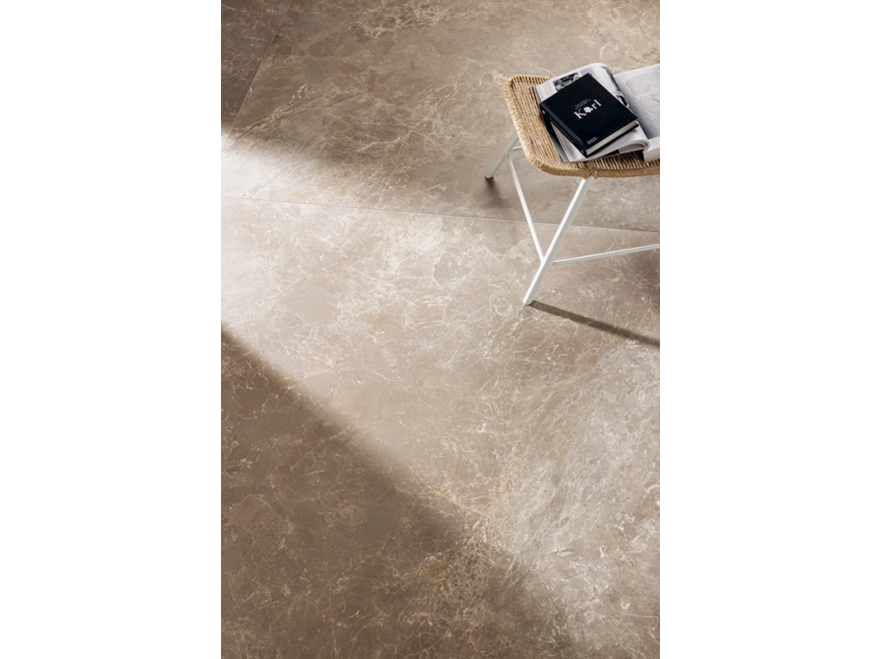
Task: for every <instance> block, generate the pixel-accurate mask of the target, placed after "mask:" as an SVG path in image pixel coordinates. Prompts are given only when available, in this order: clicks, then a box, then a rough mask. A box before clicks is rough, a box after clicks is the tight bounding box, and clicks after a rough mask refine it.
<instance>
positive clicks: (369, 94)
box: [222, 0, 660, 230]
mask: <svg viewBox="0 0 881 659" xmlns="http://www.w3.org/2000/svg"><path fill="white" fill-rule="evenodd" d="M658 14H659V5H658V3H657V2H649V1H645V0H635V1H632V2H611V1H610V2H590V3H584V2H576V1H573V0H568V1H565V2H537V3H524V2H519V1H514V0H502V1H499V2H491V3H482V2H472V1H471V0H448V1H447V2H424V1H420V0H390V1H388V2H383V3H379V2H373V3H364V2H361V0H341V1H340V2H334V3H325V2H295V3H293V4H292V6H291V8H290V10H289V11H288V13H287V15H286V16H285V19H284V21H283V22H282V24H281V26H280V28H279V33H278V36H277V37H276V39H275V40H274V41H273V43H272V46H271V47H270V49H269V52H268V54H267V56H266V59H265V61H264V62H263V65H262V66H261V68H260V70H259V72H258V73H257V75H256V77H255V79H254V83H253V89H252V91H251V93H250V94H249V95H248V97H247V98H246V99H245V102H244V103H243V105H242V107H241V110H240V112H239V113H238V115H237V117H236V120H235V122H234V124H233V126H232V131H231V135H230V136H229V137H228V138H227V139H225V141H224V147H223V173H222V190H223V194H224V195H226V196H234V197H251V198H259V199H266V200H275V201H294V202H304V203H321V204H332V205H341V206H349V207H351V206H357V207H365V208H381V209H389V210H404V211H418V212H432V213H444V214H450V215H464V216H477V217H493V218H499V219H509V220H516V221H523V218H522V210H521V209H520V205H519V202H518V201H517V197H516V193H515V191H514V187H513V185H512V183H511V179H510V175H509V174H508V173H507V168H503V170H502V172H500V176H499V177H498V180H497V182H496V183H495V185H487V184H486V182H485V181H484V179H483V177H482V176H481V174H482V173H483V172H484V171H485V170H486V168H487V166H488V164H489V163H490V162H491V161H492V159H493V156H494V155H495V153H496V151H497V150H498V148H499V147H500V145H501V144H502V142H504V140H505V139H506V138H507V137H508V136H509V135H510V134H511V133H512V132H513V127H512V124H511V120H510V118H509V116H508V113H507V111H506V109H505V106H504V102H503V100H502V97H501V92H500V87H501V83H502V82H503V81H504V79H505V78H507V77H509V76H511V75H514V74H517V73H530V74H548V75H552V74H555V73H560V72H564V71H567V70H569V69H571V68H573V67H574V66H578V65H580V64H583V63H588V62H593V61H603V62H606V63H607V64H609V66H610V67H611V68H612V69H613V70H624V69H629V68H636V67H638V66H642V65H646V64H651V63H654V62H657V61H659V58H660V56H659V44H658V24H657V23H658ZM520 162H524V163H525V161H524V160H523V159H522V158H521V159H520ZM530 169H531V168H529V166H528V165H525V164H524V166H523V167H521V170H522V172H523V176H524V181H523V184H524V186H525V187H527V188H528V189H529V190H530V191H531V195H530V197H529V199H530V202H531V204H532V210H533V212H534V216H535V217H536V218H537V219H538V220H539V221H545V222H548V221H551V222H557V221H559V218H560V217H562V215H563V213H564V212H565V209H566V205H567V203H568V200H569V199H570V198H571V195H572V181H569V180H564V179H558V178H554V177H549V176H547V175H544V174H541V173H540V172H536V171H529V170H530ZM603 183H604V185H599V186H595V187H596V190H595V191H592V192H591V195H592V198H591V204H592V205H591V209H592V211H591V214H590V215H588V214H584V215H580V216H579V217H578V218H576V223H578V224H584V225H590V226H607V227H612V228H630V229H649V230H657V229H658V227H659V220H658V215H659V204H658V185H659V181H658V179H657V178H656V177H650V178H645V179H634V180H630V181H627V184H626V185H622V184H621V182H619V181H614V182H607V181H604V182H603Z"/></svg>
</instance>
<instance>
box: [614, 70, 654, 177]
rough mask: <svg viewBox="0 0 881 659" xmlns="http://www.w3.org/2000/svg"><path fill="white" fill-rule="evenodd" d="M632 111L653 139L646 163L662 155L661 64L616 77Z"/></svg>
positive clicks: (647, 150) (646, 153) (650, 138)
mask: <svg viewBox="0 0 881 659" xmlns="http://www.w3.org/2000/svg"><path fill="white" fill-rule="evenodd" d="M615 80H617V81H618V85H619V86H620V87H621V91H622V93H623V94H624V96H625V98H627V101H628V104H629V107H630V110H631V111H632V112H633V114H635V115H636V117H637V119H639V124H640V125H641V126H642V128H643V130H644V131H645V134H646V136H648V138H649V146H648V147H647V148H646V150H645V153H644V157H645V160H646V162H651V161H652V160H657V159H659V158H660V157H661V65H660V64H654V65H652V66H647V67H645V68H642V69H636V70H634V71H626V72H624V73H619V74H617V75H616V76H615Z"/></svg>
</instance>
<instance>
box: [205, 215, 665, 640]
mask: <svg viewBox="0 0 881 659" xmlns="http://www.w3.org/2000/svg"><path fill="white" fill-rule="evenodd" d="M539 229H540V233H541V237H542V238H543V239H544V240H548V239H549V237H550V234H551V233H552V231H553V229H554V227H552V226H540V227H539ZM570 236H571V240H570V241H569V242H568V243H567V245H566V247H567V250H571V251H572V253H581V252H590V251H595V250H601V249H609V248H619V247H626V246H634V245H639V244H643V243H644V242H646V240H647V239H648V240H649V241H650V240H653V239H655V238H657V236H656V235H654V234H651V233H646V232H632V231H621V230H609V229H593V228H587V227H576V228H574V229H573V230H572V233H571V234H570ZM222 244H223V268H222V273H223V274H222V278H223V281H222V284H223V296H222V316H223V333H224V343H223V345H224V357H223V373H224V400H223V409H224V426H223V427H224V437H223V454H224V475H223V478H224V480H223V508H224V516H223V527H224V570H223V572H224V582H223V583H224V586H223V589H224V591H223V592H224V652H225V656H229V657H244V656H249V657H262V656H267V657H268V656H292V657H311V656H327V657H334V656H356V657H362V656H365V657H366V656H401V657H418V656H430V657H460V656H482V657H646V656H658V637H659V619H658V616H659V611H658V592H659V582H658V578H659V575H658V536H659V528H658V525H659V509H658V458H659V451H658V431H659V428H658V423H659V409H658V404H659V396H658V387H659V382H658V374H659V352H660V342H659V331H658V330H659V281H658V270H659V255H658V252H644V253H639V254H634V255H632V256H629V257H626V258H618V259H607V260H604V261H599V262H594V263H590V264H582V265H581V266H569V267H568V268H560V269H556V270H555V271H553V272H552V273H551V275H550V276H549V277H548V280H547V283H546V285H545V287H544V288H543V289H542V291H541V293H540V294H539V296H538V300H537V302H536V304H535V305H534V306H533V307H524V306H522V305H521V304H520V298H521V297H522V294H523V292H524V290H525V288H526V286H527V285H528V283H529V280H530V278H531V276H532V273H533V272H534V268H535V266H536V261H537V257H536V255H535V253H534V251H533V247H532V244H531V239H530V238H529V234H528V231H527V230H526V227H525V226H523V225H522V224H520V223H514V222H505V221H498V220H485V219H475V218H458V217H448V216H442V215H426V214H414V213H396V212H390V211H377V210H364V209H347V208H339V207H330V206H321V205H301V204H289V203H277V202H263V201H256V200H236V199H226V200H224V202H223V234H222ZM279 652H280V654H277V653H279ZM420 652H422V653H426V654H423V655H420Z"/></svg>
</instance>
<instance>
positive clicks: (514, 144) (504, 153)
mask: <svg viewBox="0 0 881 659" xmlns="http://www.w3.org/2000/svg"><path fill="white" fill-rule="evenodd" d="M521 148H522V147H521V146H520V145H519V144H518V138H517V133H514V134H513V135H511V137H510V139H508V141H507V142H505V144H504V146H503V147H502V150H501V152H500V153H499V155H498V157H497V158H496V159H495V161H494V162H493V164H492V167H490V168H489V170H487V172H486V174H484V176H485V177H486V178H488V179H491V178H492V177H493V176H495V173H496V172H497V171H498V169H499V167H501V165H502V163H503V162H504V161H505V160H506V159H507V161H508V166H509V167H510V168H511V177H512V178H513V179H514V187H515V188H516V189H517V196H518V197H519V198H520V205H521V206H523V213H524V214H525V215H526V223H527V224H528V225H529V233H530V234H531V235H532V241H533V242H534V243H535V249H536V251H537V252H538V258H539V260H540V261H541V265H540V266H539V268H538V272H536V273H535V277H534V278H533V279H532V284H530V285H529V290H528V291H527V292H526V297H525V298H523V304H532V301H533V300H534V299H535V294H536V292H537V291H538V287H539V286H540V285H541V282H542V280H543V279H544V278H545V275H547V274H548V271H549V270H550V269H551V268H552V267H553V266H555V265H564V264H566V263H577V262H580V261H591V260H594V259H602V258H606V257H608V256H621V255H623V254H634V253H636V252H645V251H648V250H651V249H660V247H661V245H660V243H656V244H654V245H644V246H642V247H630V248H628V249H617V250H613V251H611V252H602V253H600V254H589V255H587V256H576V257H573V258H568V259H560V260H559V261H555V260H554V257H555V256H556V255H557V250H559V249H560V245H561V244H562V243H563V237H564V236H565V235H566V232H567V231H569V226H570V225H571V224H572V220H573V219H574V217H575V214H576V213H577V212H578V209H579V208H580V207H581V202H582V201H584V196H585V195H586V194H587V190H588V188H590V184H591V183H592V182H593V180H594V177H592V176H591V177H589V178H586V179H582V180H581V183H579V185H578V190H576V191H575V196H574V197H573V198H572V201H571V202H570V203H569V208H568V210H567V211H566V215H564V216H563V221H562V222H560V226H559V227H558V228H557V233H556V234H555V235H554V239H553V241H552V242H551V245H550V247H548V251H547V252H544V251H543V250H542V248H541V243H540V242H539V240H538V234H537V233H536V230H535V222H534V221H533V219H532V215H531V214H530V212H529V207H528V206H527V205H526V197H525V196H524V195H523V188H521V187H520V180H519V179H518V178H517V171H516V170H515V169H514V163H513V162H512V161H511V157H510V154H511V151H516V150H518V149H521Z"/></svg>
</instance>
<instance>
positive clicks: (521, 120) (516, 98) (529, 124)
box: [502, 75, 661, 178]
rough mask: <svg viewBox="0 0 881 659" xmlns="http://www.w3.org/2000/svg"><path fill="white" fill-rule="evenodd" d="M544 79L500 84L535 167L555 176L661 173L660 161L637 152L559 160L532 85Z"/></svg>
mask: <svg viewBox="0 0 881 659" xmlns="http://www.w3.org/2000/svg"><path fill="white" fill-rule="evenodd" d="M545 80H548V78H547V77H544V76H524V75H518V76H513V77H511V78H508V80H506V81H505V84H504V86H503V87H502V93H503V95H504V97H505V103H506V104H507V106H508V112H510V113H511V119H513V120H514V127H515V128H516V129H517V136H518V137H519V138H520V144H521V145H522V146H523V153H524V155H525V156H526V158H527V160H529V162H530V163H532V164H533V165H534V166H535V167H537V168H538V169H540V170H541V171H543V172H547V173H548V174H554V175H556V176H579V177H581V178H588V177H590V176H594V177H597V178H630V177H633V176H652V175H654V174H660V173H661V161H660V160H656V161H655V162H652V163H646V162H645V161H643V159H642V157H640V156H639V155H638V153H625V154H621V155H617V156H609V157H607V158H600V159H598V160H591V161H588V162H563V161H562V160H560V156H559V154H558V153H557V150H556V149H555V148H554V144H553V142H551V138H550V137H549V136H548V132H547V129H546V128H545V124H544V121H543V120H542V118H541V112H540V111H539V109H538V104H537V103H536V101H535V96H534V95H533V92H532V88H533V87H535V86H536V85H539V84H541V83H543V82H544V81H545Z"/></svg>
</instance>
